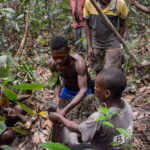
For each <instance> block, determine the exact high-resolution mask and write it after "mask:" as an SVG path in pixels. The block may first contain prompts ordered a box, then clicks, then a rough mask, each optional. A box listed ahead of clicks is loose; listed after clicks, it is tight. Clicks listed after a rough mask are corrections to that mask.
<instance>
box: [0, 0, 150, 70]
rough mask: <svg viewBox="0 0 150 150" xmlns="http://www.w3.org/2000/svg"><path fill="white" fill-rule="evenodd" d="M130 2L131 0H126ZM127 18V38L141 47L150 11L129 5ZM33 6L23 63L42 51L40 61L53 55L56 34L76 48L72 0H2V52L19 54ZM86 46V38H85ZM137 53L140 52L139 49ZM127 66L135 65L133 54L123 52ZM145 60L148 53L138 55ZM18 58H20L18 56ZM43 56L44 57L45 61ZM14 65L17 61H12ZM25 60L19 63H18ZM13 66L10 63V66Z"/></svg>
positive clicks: (146, 2)
mask: <svg viewBox="0 0 150 150" xmlns="http://www.w3.org/2000/svg"><path fill="white" fill-rule="evenodd" d="M137 1H138V2H139V3H140V4H142V5H144V6H148V7H149V6H150V1H149V0H144V1H143V0H137ZM126 2H127V0H126ZM128 7H129V16H128V18H127V34H126V42H127V43H128V45H129V46H130V47H131V48H135V49H137V50H138V49H139V48H138V47H137V43H139V41H140V39H141V36H145V37H146V39H148V38H150V34H149V33H150V23H149V20H150V15H149V14H146V13H143V12H141V11H139V10H138V9H136V8H135V7H134V6H132V5H129V3H128ZM29 8H30V18H29V29H28V33H27V38H26V42H25V45H24V47H23V50H24V51H25V55H24V57H23V58H22V60H21V63H25V62H28V63H29V64H30V65H31V66H32V64H34V63H35V62H32V61H30V60H29V59H28V58H29V57H30V58H32V56H35V54H38V55H39V58H38V59H37V60H36V62H37V63H39V64H40V65H43V64H44V63H45V62H44V61H45V58H48V57H49V54H50V53H49V41H50V39H51V37H53V36H56V35H62V36H65V37H66V38H67V39H68V40H69V44H70V46H71V48H72V49H74V45H75V42H74V37H73V30H72V29H73V28H72V23H73V20H72V16H71V11H70V5H69V0H11V1H10V0H1V3H0V55H1V56H2V55H9V56H10V57H14V56H16V53H17V51H18V49H19V47H20V44H21V41H22V39H23V36H24V33H25V28H26V21H27V13H28V9H29ZM84 45H85V47H86V42H85V41H84ZM136 53H137V54H138V53H139V52H136ZM123 55H124V60H123V65H122V67H123V69H125V72H128V69H131V68H132V66H133V65H134V62H133V63H132V62H131V63H130V57H129V56H128V55H127V54H125V53H123ZM138 57H139V59H140V60H141V61H142V60H143V59H147V57H146V56H141V55H139V56H138ZM15 59H17V58H15ZM42 60H43V61H42ZM11 65H13V64H12V63H11ZM18 65H22V64H15V65H14V66H18ZM8 68H9V67H8Z"/></svg>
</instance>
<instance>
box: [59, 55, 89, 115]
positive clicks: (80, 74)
mask: <svg viewBox="0 0 150 150" xmlns="http://www.w3.org/2000/svg"><path fill="white" fill-rule="evenodd" d="M75 69H76V72H77V81H78V87H79V92H78V94H77V95H76V96H75V97H74V98H73V99H72V101H71V102H70V103H69V104H68V105H67V106H66V107H65V108H64V109H62V110H60V114H62V115H63V116H65V114H66V113H68V112H69V111H70V110H71V109H72V108H74V107H75V106H76V105H77V104H78V103H79V102H80V101H81V100H82V99H83V98H84V96H85V95H86V91H87V73H86V64H85V61H84V59H83V58H82V57H80V58H78V62H76V63H75Z"/></svg>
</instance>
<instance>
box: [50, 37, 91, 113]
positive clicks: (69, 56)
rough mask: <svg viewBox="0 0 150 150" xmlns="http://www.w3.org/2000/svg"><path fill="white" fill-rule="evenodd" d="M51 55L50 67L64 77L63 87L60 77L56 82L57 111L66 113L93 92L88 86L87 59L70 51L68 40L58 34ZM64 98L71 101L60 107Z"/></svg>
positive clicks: (52, 45) (53, 40)
mask: <svg viewBox="0 0 150 150" xmlns="http://www.w3.org/2000/svg"><path fill="white" fill-rule="evenodd" d="M51 56H52V58H51V59H50V61H49V68H50V70H51V72H52V74H53V73H54V72H59V73H60V76H61V77H62V79H63V87H61V83H60V79H58V81H57V83H56V84H55V88H54V91H55V102H56V104H57V112H59V113H60V114H62V115H63V116H65V115H66V113H67V112H69V111H70V110H71V109H72V108H74V107H75V106H76V105H77V104H78V103H79V102H80V101H81V100H82V99H83V98H84V96H85V95H86V94H87V95H88V94H91V89H90V88H88V81H90V79H88V75H87V68H86V63H85V60H84V59H83V58H82V57H81V56H80V55H78V54H75V53H70V50H69V47H68V42H67V40H66V39H65V38H64V37H61V36H57V37H54V38H53V39H52V40H51ZM63 99H65V100H67V101H68V102H69V103H68V105H66V106H65V107H64V108H63V109H61V110H60V109H59V108H60V106H59V104H60V101H62V100H63Z"/></svg>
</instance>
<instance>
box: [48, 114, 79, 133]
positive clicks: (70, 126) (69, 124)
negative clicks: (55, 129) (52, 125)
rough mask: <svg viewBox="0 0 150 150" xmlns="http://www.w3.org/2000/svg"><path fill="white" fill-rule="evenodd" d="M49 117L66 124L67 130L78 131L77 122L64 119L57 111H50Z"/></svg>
mask: <svg viewBox="0 0 150 150" xmlns="http://www.w3.org/2000/svg"><path fill="white" fill-rule="evenodd" d="M49 117H50V119H51V120H52V121H59V122H60V123H62V124H63V125H64V126H66V127H67V128H68V129H69V130H71V131H73V132H76V133H80V131H79V129H78V126H79V125H78V124H77V123H75V122H73V121H70V120H68V119H66V118H65V117H64V116H62V115H60V114H59V113H55V112H54V113H50V115H49Z"/></svg>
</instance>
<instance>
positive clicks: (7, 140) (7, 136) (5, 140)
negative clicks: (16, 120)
mask: <svg viewBox="0 0 150 150" xmlns="http://www.w3.org/2000/svg"><path fill="white" fill-rule="evenodd" d="M15 137H16V132H15V131H14V130H12V129H7V130H6V131H5V132H4V133H3V134H2V135H0V145H9V144H11V143H12V142H13V140H14V139H15Z"/></svg>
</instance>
